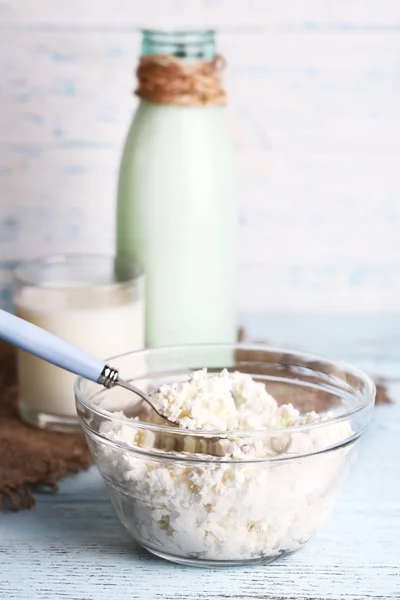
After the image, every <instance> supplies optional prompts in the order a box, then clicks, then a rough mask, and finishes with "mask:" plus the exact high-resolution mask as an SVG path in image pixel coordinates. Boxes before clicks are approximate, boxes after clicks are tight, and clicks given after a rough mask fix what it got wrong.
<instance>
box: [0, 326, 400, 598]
mask: <svg viewBox="0 0 400 600" xmlns="http://www.w3.org/2000/svg"><path fill="white" fill-rule="evenodd" d="M296 319H297V320H296ZM307 319H308V321H307ZM340 319H341V318H340V317H332V318H329V319H326V318H325V319H324V318H322V317H311V316H310V317H308V318H305V317H301V318H300V317H295V316H294V317H288V316H280V317H279V316H269V317H267V316H259V317H254V316H249V317H247V318H244V322H245V324H246V327H247V331H248V332H249V335H250V337H252V338H256V337H257V338H258V339H264V338H269V339H270V340H271V341H273V342H276V343H286V344H287V343H288V342H291V343H292V345H296V346H297V347H299V346H303V347H306V348H308V349H309V348H312V349H315V350H317V351H320V350H323V349H324V350H325V352H327V351H329V350H330V351H329V354H330V355H332V356H341V357H344V358H351V359H352V361H353V362H355V363H357V364H358V365H359V366H362V367H366V368H368V369H370V371H371V372H373V373H381V372H382V373H384V374H385V375H386V376H388V377H391V378H392V383H391V386H390V390H391V394H392V396H393V398H394V400H395V403H394V404H393V405H387V406H381V407H379V408H378V409H377V410H376V418H375V422H374V423H373V425H372V426H371V427H370V429H369V431H368V433H367V434H366V435H365V437H364V440H363V443H362V450H361V457H360V460H359V463H358V465H357V467H356V469H355V471H354V473H353V475H352V477H351V478H350V479H349V480H348V482H347V484H346V486H345V489H344V490H343V493H342V495H341V497H340V499H339V501H338V503H337V505H336V509H335V511H334V513H333V514H332V516H331V517H330V519H329V521H328V522H327V524H326V525H325V527H324V528H323V529H322V530H321V531H320V532H319V533H318V534H317V535H316V537H315V538H314V539H313V540H311V541H310V542H309V543H308V544H307V545H306V546H305V548H304V549H303V550H301V551H300V552H298V553H296V554H294V555H293V556H291V557H289V558H286V559H283V560H281V561H279V562H277V563H275V564H273V565H270V566H265V567H252V568H240V569H228V570H217V569H195V568H190V567H182V566H179V565H174V564H170V563H167V562H164V561H162V560H161V559H157V558H155V557H153V556H151V555H150V554H148V553H147V552H145V551H144V550H142V549H141V548H140V547H139V546H138V545H137V544H135V542H133V540H132V539H131V538H130V536H129V535H128V534H127V533H126V532H125V530H124V529H123V527H122V525H121V524H120V523H119V521H118V519H117V517H116V516H115V514H114V511H113V509H112V507H111V505H110V502H109V500H108V498H107V493H106V490H105V487H104V485H103V483H102V480H101V478H100V476H99V475H98V474H97V472H96V470H95V469H92V470H91V471H90V472H89V473H81V474H80V475H77V476H75V477H70V478H68V479H65V480H64V481H63V482H62V483H61V491H60V493H59V494H56V495H52V494H40V495H39V497H38V502H37V505H36V507H35V508H34V509H33V510H31V511H25V512H21V513H18V514H12V513H4V514H1V515H0V598H1V599H4V600H30V599H35V600H103V599H104V600H128V599H129V600H135V599H145V600H169V599H172V598H176V599H179V600H209V599H210V600H211V599H223V598H225V599H232V600H239V599H241V600H256V599H257V600H261V599H266V600H267V599H268V600H273V599H276V600H278V599H279V600H280V599H285V600H324V599H332V600H352V599H357V600H371V599H375V600H378V599H379V600H386V599H389V598H390V599H392V598H394V599H396V598H398V599H400V382H399V383H398V382H397V381H396V379H397V377H398V378H399V379H400V362H398V361H399V356H398V354H399V351H400V348H398V346H399V344H398V337H397V336H396V335H394V332H395V331H396V326H398V323H397V322H395V320H393V319H392V318H389V317H388V318H383V317H374V318H371V319H372V320H371V319H370V320H368V323H367V322H366V321H365V318H363V317H354V318H350V317H347V318H344V317H343V318H342V320H340ZM343 319H344V321H343ZM346 319H347V320H346ZM391 319H392V320H391ZM340 323H341V324H342V326H341V327H339V324H340ZM390 323H391V325H390ZM367 325H368V328H367ZM371 328H372V329H371ZM371 331H372V332H373V335H372V334H371V335H372V338H373V339H374V340H375V342H372V341H371V340H372V338H369V337H368V335H367V332H369V333H371ZM397 331H399V329H397ZM268 334H269V335H268ZM359 334H360V335H361V334H362V335H363V336H364V337H363V340H364V341H362V340H361V341H360V335H359ZM357 336H358V337H357ZM352 340H353V342H351V341H352ZM366 340H369V342H368V343H366ZM357 348H358V350H357Z"/></svg>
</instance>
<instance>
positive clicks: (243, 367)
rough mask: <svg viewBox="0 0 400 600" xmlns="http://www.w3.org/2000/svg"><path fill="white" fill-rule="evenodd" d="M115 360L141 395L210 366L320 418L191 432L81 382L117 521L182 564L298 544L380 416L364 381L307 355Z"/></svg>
mask: <svg viewBox="0 0 400 600" xmlns="http://www.w3.org/2000/svg"><path fill="white" fill-rule="evenodd" d="M109 364H110V365H112V366H113V367H115V368H117V369H118V370H119V372H120V376H121V377H123V378H124V379H128V380H130V381H132V382H133V383H134V384H135V385H136V386H138V387H140V388H141V389H143V390H144V391H146V392H151V391H152V390H154V389H157V388H158V387H159V386H160V385H161V384H162V383H172V382H176V381H182V380H186V379H187V377H188V375H189V373H190V372H191V371H193V370H197V369H201V368H204V367H207V368H208V370H209V372H219V371H221V370H222V369H223V368H226V369H228V370H229V371H240V372H242V373H248V374H250V375H251V376H252V377H253V378H254V379H256V380H257V381H261V382H264V383H265V384H266V387H267V390H268V391H269V393H270V394H271V395H272V396H274V397H275V398H276V399H277V401H278V403H279V404H287V403H292V404H293V405H294V407H296V408H298V409H299V410H300V411H301V412H307V411H316V412H317V413H318V414H319V415H321V416H322V417H323V420H322V421H319V422H317V423H311V424H306V425H303V426H301V427H289V428H284V429H279V428H276V429H268V430H265V429H264V430H259V431H229V432H227V431H220V432H216V431H211V432H205V431H196V430H186V429H181V428H175V427H169V426H165V425H158V424H151V423H148V422H146V418H147V417H148V409H147V406H146V405H145V403H143V402H142V401H141V400H140V399H139V398H138V397H137V396H136V395H134V394H132V393H131V392H128V391H126V390H124V389H122V388H118V387H115V388H113V389H110V390H106V389H104V388H103V387H102V386H99V385H98V384H94V383H92V382H90V381H87V380H84V379H81V378H79V379H78V380H77V381H76V384H75V395H76V401H77V410H78V415H79V418H80V420H81V423H82V425H83V428H84V431H85V434H86V437H87V440H88V443H89V446H90V449H91V452H92V455H93V458H94V461H95V464H96V465H97V467H98V469H99V471H100V473H101V474H102V476H103V477H104V479H105V481H106V483H107V486H108V489H109V492H110V496H111V500H112V503H113V505H114V507H115V510H116V512H117V515H118V517H119V518H120V520H121V522H122V523H123V525H124V526H125V527H126V529H127V530H128V531H129V532H130V533H131V535H132V536H133V537H134V539H135V540H137V541H138V542H139V543H140V544H141V545H142V546H143V547H144V548H146V549H147V550H149V551H150V552H152V553H154V554H156V555H157V556H160V557H163V558H165V559H168V560H172V561H175V562H178V563H182V564H189V565H195V566H221V567H224V566H226V567H231V566H236V565H246V564H250V563H255V564H268V563H271V562H273V561H275V560H276V559H277V558H279V557H282V556H285V555H288V554H290V553H292V552H294V551H295V550H298V549H299V548H301V547H302V546H303V545H304V544H305V543H306V542H307V541H308V540H309V539H310V538H311V537H312V536H313V535H314V533H315V532H316V531H317V530H318V528H319V527H320V525H321V523H322V522H323V520H324V519H325V517H326V515H327V514H328V512H329V510H330V508H331V507H332V504H333V502H334V500H335V497H336V494H337V491H338V489H339V487H340V485H341V483H342V482H343V480H344V478H345V476H346V474H347V472H348V469H349V466H350V464H351V463H352V462H353V461H352V459H353V457H354V456H355V449H356V447H357V444H358V440H359V438H360V436H361V435H362V433H363V432H364V431H365V428H366V427H367V425H368V423H369V421H370V420H371V417H372V414H373V406H374V398H375V386H374V384H373V382H372V381H371V379H370V378H369V377H368V376H367V375H365V374H364V373H363V372H361V371H359V370H358V369H355V368H353V367H351V366H349V365H346V364H343V363H340V362H335V361H330V360H327V359H325V358H320V357H317V356H312V355H309V354H303V353H300V352H292V351H283V350H278V349H274V348H268V347H265V346H262V345H243V344H237V345H199V346H185V347H171V348H163V349H151V350H142V351H138V352H132V353H130V354H125V355H123V356H119V357H116V358H114V359H110V361H109ZM229 448H230V449H231V451H229ZM235 448H236V449H237V448H240V449H241V452H239V453H238V452H236V451H235ZM260 448H261V452H260ZM232 449H233V450H232Z"/></svg>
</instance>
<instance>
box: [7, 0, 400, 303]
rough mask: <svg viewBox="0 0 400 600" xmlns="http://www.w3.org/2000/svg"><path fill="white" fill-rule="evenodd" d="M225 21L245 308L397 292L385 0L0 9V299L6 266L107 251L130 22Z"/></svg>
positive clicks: (399, 151) (390, 13) (102, 1)
mask: <svg viewBox="0 0 400 600" xmlns="http://www.w3.org/2000/svg"><path fill="white" fill-rule="evenodd" d="M195 24H197V25H199V26H201V25H212V26H213V25H218V26H220V25H221V24H222V26H223V27H222V30H221V32H220V34H219V49H220V50H221V52H222V53H224V54H225V56H226V57H227V59H228V61H229V70H228V72H227V74H226V84H227V87H228V89H229V92H230V115H231V122H232V132H233V137H234V141H235V147H236V154H237V163H238V168H239V172H240V179H241V182H240V262H239V269H240V295H239V308H240V310H241V311H242V312H247V313H249V312H252V311H265V310H272V311H273V310H288V311H295V310H298V311H308V310H312V311H316V310H318V311H331V312H351V311H355V310H357V311H361V310H362V311H364V312H377V311H378V312H382V311H383V312H388V313H389V312H391V311H396V310H398V302H399V297H400V236H399V231H400V202H399V200H400V2H399V0H379V1H378V0H247V1H246V0H186V1H185V0H146V2H142V0H112V1H110V0H68V1H66V0H35V1H32V0H0V32H1V52H0V94H1V96H0V99H1V104H0V106H1V110H0V194H1V195H0V198H1V204H0V291H1V292H0V294H1V295H0V303H2V304H3V305H4V304H5V303H6V301H7V285H8V282H9V280H10V269H11V268H12V266H13V265H14V264H15V263H16V262H17V261H18V260H20V259H23V258H27V257H31V256H37V255H41V254H44V253H50V252H55V251H85V250H91V251H99V252H103V251H110V250H112V249H113V244H114V208H115V188H116V172H117V167H118V161H119V156H120V152H121V146H122V142H123V138H124V135H125V132H126V130H127V127H128V123H129V120H130V118H131V114H132V111H133V109H134V106H135V103H136V100H135V99H134V98H133V96H132V94H131V91H132V89H133V85H134V80H133V70H134V65H135V62H136V59H137V55H138V51H139V44H140V35H139V33H138V27H139V26H141V25H146V26H167V25H169V26H171V25H174V26H184V25H191V26H193V25H195Z"/></svg>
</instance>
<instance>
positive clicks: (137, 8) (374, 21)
mask: <svg viewBox="0 0 400 600" xmlns="http://www.w3.org/2000/svg"><path fill="white" fill-rule="evenodd" d="M0 17H1V22H3V23H12V24H14V25H15V24H22V25H30V26H49V25H50V26H54V25H59V26H61V27H66V26H69V25H75V26H84V27H86V26H89V27H90V26H93V24H96V25H98V26H103V27H122V28H127V27H129V28H135V27H141V26H143V25H145V26H149V25H150V26H153V27H185V26H189V27H190V26H191V27H201V26H203V27H204V26H208V27H215V26H217V27H219V26H222V27H225V28H227V27H236V28H241V29H244V28H246V27H251V28H254V29H259V28H262V27H297V28H306V29H308V30H310V29H311V30H312V29H313V28H315V27H325V28H332V27H341V28H347V29H349V28H354V27H355V28H357V27H373V28H376V27H390V28H392V27H394V26H396V25H397V26H398V25H400V14H399V5H398V2H397V0H381V1H380V2H379V3H377V2H376V1H375V0H335V1H334V2H331V1H330V0H322V1H315V0H302V1H301V2H293V0H251V2H245V3H243V2H242V0H190V1H189V0H147V1H146V2H140V0H136V1H135V0H115V1H114V2H113V3H112V4H110V2H107V0H85V2H81V1H80V0H69V2H63V1H62V0H42V1H41V2H40V3H38V2H31V1H30V0H2V2H1V4H0Z"/></svg>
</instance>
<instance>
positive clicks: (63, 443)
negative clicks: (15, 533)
mask: <svg viewBox="0 0 400 600" xmlns="http://www.w3.org/2000/svg"><path fill="white" fill-rule="evenodd" d="M239 338H241V339H243V331H241V332H239ZM7 349H8V351H7V352H4V349H3V351H2V348H0V364H1V370H0V508H1V507H3V508H5V509H7V508H9V507H11V509H12V510H18V509H20V508H31V506H33V504H34V503H35V499H34V495H33V492H34V491H35V490H38V489H39V488H42V489H43V488H46V489H47V490H49V491H51V492H56V491H57V489H58V487H57V480H58V479H59V478H60V477H63V476H64V475H68V474H71V473H77V472H78V471H82V470H85V469H87V468H88V467H89V466H90V465H91V463H92V461H91V456H90V453H89V450H88V448H87V446H86V442H85V438H84V436H83V434H65V433H63V434H61V433H49V432H46V431H40V430H37V429H34V428H31V427H29V426H27V425H24V424H23V423H22V422H21V421H20V420H19V417H18V413H17V410H16V401H17V386H16V383H15V382H16V369H15V353H14V352H13V351H10V348H9V347H7ZM243 358H244V356H243V351H241V359H242V360H243ZM376 385H377V398H376V403H377V404H381V403H387V402H391V400H390V398H389V396H388V393H387V389H386V387H385V385H384V384H383V383H382V382H380V381H378V382H376Z"/></svg>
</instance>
